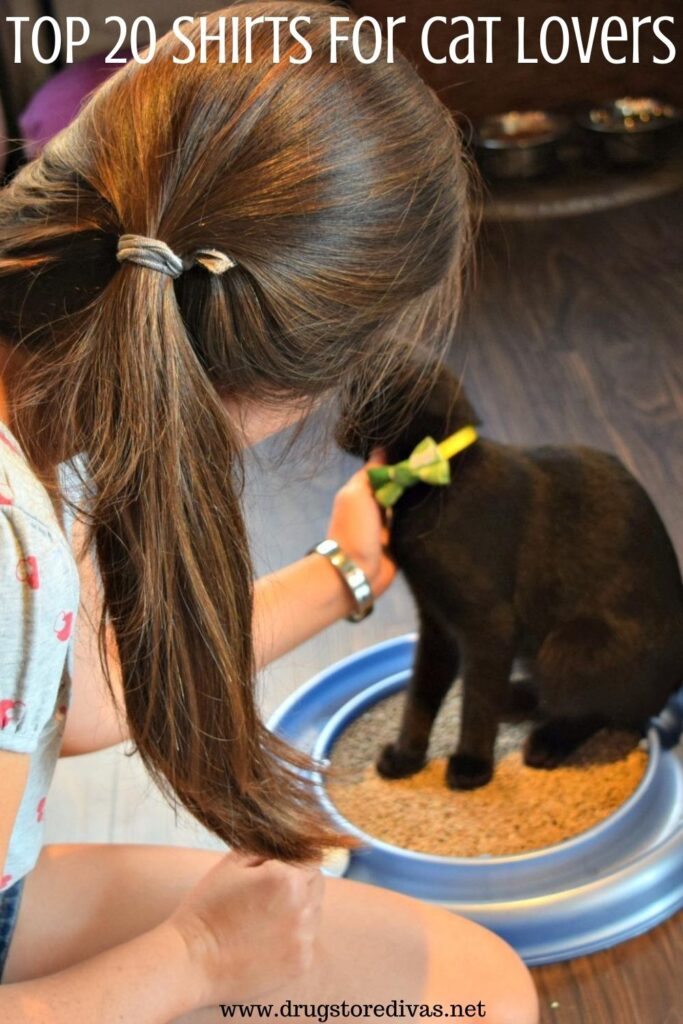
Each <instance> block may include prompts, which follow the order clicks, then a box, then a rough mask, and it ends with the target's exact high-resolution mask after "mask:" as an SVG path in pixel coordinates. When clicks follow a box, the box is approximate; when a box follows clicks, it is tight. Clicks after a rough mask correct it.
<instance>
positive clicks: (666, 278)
mask: <svg viewBox="0 0 683 1024" xmlns="http://www.w3.org/2000/svg"><path fill="white" fill-rule="evenodd" d="M481 250H482V251H481V260H480V271H479V282H478V285H477V289H476V293H475V296H474V297H473V298H472V299H471V300H470V302H469V303H468V306H469V308H468V311H467V314H466V316H465V318H464V321H463V327H462V332H461V334H462V336H461V338H460V339H459V342H458V344H457V345H456V346H455V347H454V350H453V353H452V356H451V362H452V365H453V366H454V367H456V368H457V369H459V370H460V372H461V374H462V376H463V377H464V381H465V385H466V388H467V390H468V392H469V393H470V396H471V397H472V398H473V399H474V401H475V405H477V407H478V409H479V411H480V413H481V414H482V418H483V421H484V425H485V430H484V432H485V433H488V434H490V435H491V436H495V437H497V438H498V439H500V440H508V441H511V442H514V443H527V442H543V443H545V442H559V441H575V442H581V443H586V444H592V445H596V446H598V447H601V448H605V449H608V450H612V451H614V452H615V453H617V454H618V455H619V456H620V457H621V458H622V460H623V461H624V462H625V463H626V464H627V465H628V466H629V468H631V470H632V471H633V472H635V474H636V475H637V476H638V477H639V478H640V480H641V481H642V482H643V483H644V484H645V485H646V487H647V488H648V489H649V491H650V493H651V494H652V496H653V498H654V500H655V502H656V504H657V505H658V507H659V509H660V512H661V514H662V516H663V518H664V520H665V522H666V523H667V526H668V527H669V530H670V532H671V534H672V537H673V539H674V542H675V544H676V547H677V550H678V552H679V557H680V556H681V555H683V193H678V194H676V195H674V196H671V197H668V198H666V199H660V200H657V201H656V202H652V203H647V204H643V205H639V206H632V207H630V208H627V209H622V210H616V211H611V212H609V213H603V214H593V215H591V216H587V217H581V218H576V219H567V220H557V221H554V222H549V221H545V222H543V221H538V222H526V223H523V224H522V223H518V224H512V223H506V224H505V225H489V226H487V228H486V230H485V232H484V234H483V237H482V243H481ZM681 870H682V871H683V864H682V865H681ZM534 976H535V979H536V982H537V984H538V987H539V992H540V997H541V1003H542V1008H543V1016H542V1021H543V1024H551V1022H552V1024H608V1022H609V1024H683V913H679V914H678V915H677V916H676V917H675V918H674V919H673V920H671V921H669V922H667V923H666V924H664V925H662V926H660V927H658V928H657V929H655V930H654V931H652V932H650V933H649V934H647V935H644V936H641V937H640V938H638V939H635V940H633V941H631V942H628V943H624V944H623V945H621V946H618V947H616V948H614V949H612V950H610V951H607V952H605V953H601V954H597V955H594V956H590V957H585V958H582V959H579V960H575V961H572V962H569V963H566V964H555V965H552V966H549V967H544V968H540V969H537V970H536V971H534Z"/></svg>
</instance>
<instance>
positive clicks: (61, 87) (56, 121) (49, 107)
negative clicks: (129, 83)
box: [19, 53, 130, 160]
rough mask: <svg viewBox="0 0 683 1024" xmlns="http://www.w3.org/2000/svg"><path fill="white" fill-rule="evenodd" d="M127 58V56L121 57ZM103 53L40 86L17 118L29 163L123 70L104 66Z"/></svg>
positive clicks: (59, 72) (80, 62)
mask: <svg viewBox="0 0 683 1024" xmlns="http://www.w3.org/2000/svg"><path fill="white" fill-rule="evenodd" d="M121 56H124V57H130V54H127V53H121ZM105 57H106V54H105V53H96V54H94V55H93V56H92V57H88V58H86V60H83V61H79V63H78V64H70V65H68V67H65V68H63V69H62V70H61V71H58V72H57V73H56V74H55V75H53V77H52V78H49V79H48V80H47V82H45V83H44V84H43V85H41V87H40V89H39V90H38V92H37V93H36V94H35V96H34V97H33V98H32V99H31V100H30V102H29V104H28V106H27V107H26V109H25V110H24V111H23V113H22V114H21V115H20V117H19V127H20V128H21V134H22V136H23V139H24V149H25V152H26V156H27V157H28V158H29V160H32V159H33V157H34V156H37V155H38V153H39V152H40V150H41V149H42V147H43V146H44V145H45V143H46V142H47V141H48V139H51V138H52V136H53V135H56V134H57V132H60V131H61V130H62V128H66V126H67V125H68V124H69V122H70V121H72V120H73V119H74V117H75V116H76V114H77V113H78V111H79V109H80V107H81V106H82V104H83V101H84V100H85V99H86V98H87V96H88V95H89V94H90V93H91V92H92V91H93V89H95V88H96V87H97V86H98V85H99V84H100V82H103V81H104V80H105V78H109V76H110V75H113V74H114V72H115V71H118V70H119V68H121V67H123V65H122V64H105Z"/></svg>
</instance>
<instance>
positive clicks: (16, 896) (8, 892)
mask: <svg viewBox="0 0 683 1024" xmlns="http://www.w3.org/2000/svg"><path fill="white" fill-rule="evenodd" d="M23 888H24V879H23V878H20V879H19V881H18V882H15V883H14V885H10V887H9V889H5V891H4V892H2V893H0V983H1V982H2V975H3V973H4V970H5V961H6V960H7V953H8V952H9V946H10V942H11V941H12V935H13V934H14V926H15V925H16V923H17V917H18V915H19V903H20V902H21V893H22V890H23Z"/></svg>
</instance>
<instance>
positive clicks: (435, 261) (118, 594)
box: [0, 2, 470, 860]
mask: <svg viewBox="0 0 683 1024" xmlns="http://www.w3.org/2000/svg"><path fill="white" fill-rule="evenodd" d="M338 13H339V11H338V8H335V7H333V6H326V5H320V4H313V3H310V4H305V3H303V4H300V3H294V2H293V3H246V4H239V5H238V6H236V7H234V8H228V9H227V10H224V11H221V12H217V13H216V14H214V15H211V16H210V18H209V30H210V31H211V30H213V29H215V19H216V18H217V17H218V16H219V15H221V14H222V15H228V16H229V15H231V14H238V15H240V16H246V15H251V16H254V17H255V16H258V15H268V14H277V15H285V16H289V17H294V16H296V15H300V14H304V15H308V16H310V17H311V19H312V24H311V27H310V30H309V31H308V38H309V40H310V42H311V44H312V46H313V50H314V55H313V58H312V59H311V60H310V61H309V62H308V63H306V64H291V63H289V62H288V60H287V56H288V51H287V50H286V49H285V50H284V52H283V60H282V61H281V62H280V63H278V64H274V63H273V62H272V47H271V36H270V29H266V28H265V27H263V28H261V29H257V30H256V31H255V33H254V45H253V59H252V63H250V64H241V65H235V66H231V65H221V64H220V63H219V62H218V61H217V60H216V59H215V52H214V51H210V54H209V61H208V62H207V63H204V64H202V63H199V62H196V63H192V64H188V65H176V64H173V63H172V61H171V57H172V56H173V54H174V53H178V55H179V56H181V57H182V56H185V54H186V50H185V48H184V47H182V48H181V47H180V44H179V43H178V42H177V41H176V40H174V39H173V38H172V37H171V36H167V37H165V38H164V40H163V41H162V43H161V45H160V47H159V50H158V52H157V55H156V56H155V57H154V59H153V60H152V61H151V62H150V63H149V64H147V65H140V64H134V63H131V64H129V65H127V66H126V67H125V68H123V69H122V70H120V71H119V72H118V73H117V74H116V75H114V76H113V77H112V78H111V79H110V80H109V81H108V82H107V83H106V84H105V85H104V86H102V87H101V88H100V89H99V90H98V91H97V92H96V93H95V95H94V96H93V98H91V100H90V101H89V102H88V104H87V105H86V107H85V108H84V110H83V111H82V112H81V113H80V115H79V116H78V118H77V119H76V121H75V122H74V123H73V124H72V125H71V126H70V127H69V128H67V129H66V130H65V131H63V132H62V133H60V135H58V136H57V137H56V138H55V139H54V140H53V141H52V142H51V143H50V144H49V145H48V146H47V147H46V149H45V150H44V152H43V154H42V155H41V156H40V157H39V158H38V159H37V160H36V161H34V162H33V163H31V164H29V165H28V166H26V167H25V168H23V169H22V170H21V172H20V173H19V174H18V175H17V176H16V177H15V179H14V180H13V181H12V182H11V184H10V185H9V186H8V187H6V188H5V189H4V190H3V191H2V192H1V193H0V335H2V336H3V337H4V338H5V339H6V340H7V341H8V342H9V343H10V344H12V345H20V346H22V347H23V349H24V351H26V352H28V353H30V358H29V361H28V365H27V366H26V368H25V370H22V372H21V375H20V381H19V382H18V383H17V386H16V394H15V395H14V396H12V397H13V400H14V402H15V407H14V411H13V417H14V422H15V425H16V428H17V430H18V432H19V434H20V437H21V440H22V441H23V443H24V445H25V446H26V448H27V450H28V452H29V455H30V457H31V459H32V461H33V462H34V464H35V465H36V466H37V467H41V466H42V467H45V468H46V467H49V466H54V465H56V464H57V463H59V462H60V461H63V460H66V459H69V458H71V457H72V456H73V455H74V453H83V454H84V456H85V466H86V469H87V472H86V474H85V479H84V486H85V487H86V488H87V500H85V501H83V502H82V507H81V508H80V510H79V514H80V515H81V516H83V517H87V521H88V522H89V524H90V527H91V533H90V536H91V540H92V541H93V542H94V545H95V549H96V553H97V560H98V565H99V569H100V572H101V577H102V584H103V594H104V615H103V620H102V624H101V630H100V636H101V640H102V643H103V642H104V641H103V637H104V628H105V623H106V621H107V620H109V621H110V622H111V624H112V626H113V628H114V631H115V635H116V639H117V643H118V648H119V654H120V659H121V668H122V675H123V684H124V690H125V702H126V712H127V718H128V722H129V727H130V731H131V735H132V738H133V740H134V743H135V746H136V749H137V750H138V751H139V753H140V755H141V756H142V758H143V761H144V763H145V765H146V767H147V769H148V770H149V771H150V773H151V774H152V777H153V778H154V779H155V781H157V783H159V784H160V785H161V787H162V790H163V791H164V792H165V793H166V795H167V796H169V797H171V798H172V799H173V798H177V799H179V800H180V801H181V802H182V803H183V804H184V805H185V807H186V808H188V809H189V810H190V812H191V813H192V814H193V815H195V816H196V817H197V818H198V819H199V820H200V821H201V822H202V823H203V824H204V825H206V826H207V827H208V828H209V829H210V830H211V831H212V832H214V833H215V834H216V835H218V836H220V837H221V838H222V839H224V840H226V841H227V842H228V843H230V844H232V845H233V846H234V847H235V848H237V849H242V850H248V851H254V852H260V853H263V854H266V855H269V856H273V855H274V856H278V857H281V858H283V859H290V860H300V859H302V858H309V857H311V856H314V855H316V854H317V853H318V852H319V850H320V849H321V847H323V846H326V845H329V844H331V843H338V842H339V841H340V837H339V835H338V834H337V833H336V831H335V829H334V828H333V827H332V826H331V824H330V823H329V822H327V821H326V820H325V819H324V818H323V816H322V815H321V813H320V812H319V810H318V809H317V806H316V803H315V801H314V799H313V797H312V795H311V791H310V786H309V783H308V779H307V770H309V769H310V768H311V762H310V761H309V760H308V758H306V757H304V756H303V755H300V754H298V753H297V752H295V751H293V750H292V749H290V748H289V747H288V746H287V745H285V744H284V743H282V742H281V741H279V740H278V739H276V738H274V737H273V736H271V735H270V734H269V733H268V731H267V730H266V729H265V727H264V726H263V725H262V724H261V722H260V720H259V717H258V714H257V711H256V709H255V702H254V658H253V650H252V596H253V594H252V568H251V563H250V557H249V552H248V547H247V541H246V535H245V526H244V522H243V519H242V513H241V509H240V490H241V487H242V468H241V457H240V444H239V438H238V437H236V436H235V430H234V428H233V427H231V424H230V421H229V419H228V417H227V416H226V413H225V410H224V407H223V405H222V404H221V398H220V397H219V396H220V395H221V394H222V395H232V396H235V397H236V398H240V397H248V398H249V399H253V400H257V401H269V402H277V401H278V400H279V399H280V400H281V398H282V396H283V395H287V396H288V397H289V398H292V397H294V398H296V399H299V400H301V401H304V402H310V401H312V400H314V399H315V398H317V397H319V396H320V395H322V394H324V393H325V392H329V391H334V392H335V393H336V394H339V393H341V392H343V391H344V389H345V388H346V387H347V386H349V385H350V384H351V383H354V385H355V387H354V389H353V390H354V391H355V392H356V393H357V392H358V382H359V381H361V382H363V386H362V387H361V388H360V391H361V392H362V393H363V394H364V395H365V397H367V395H368V393H369V392H370V391H371V390H372V389H376V388H380V387H381V385H382V381H383V380H385V379H386V375H387V374H388V373H391V372H392V367H394V366H395V365H396V362H397V360H398V359H400V358H402V356H401V353H402V352H405V351H406V350H407V348H411V347H414V346H416V345H417V346H424V347H425V348H431V349H432V350H438V351H442V350H443V348H444V346H445V345H446V344H447V343H448V341H449V339H450V337H451V335H452V330H453V326H454V320H455V315H456V312H457V309H458V305H459V294H460V281H461V264H462V261H463V257H464V255H465V253H466V251H467V243H468V239H469V220H470V218H469V212H468V210H469V205H468V175H467V173H466V169H465V165H464V161H463V157H462V153H461V149H460V143H459V138H458V133H457V131H456V128H455V126H454V123H453V121H452V119H451V117H450V115H449V114H448V113H447V111H446V110H445V108H444V107H443V106H442V105H441V104H440V102H439V101H438V100H437V98H436V97H435V96H434V94H433V93H432V92H431V91H430V90H429V89H428V88H427V87H426V86H425V85H424V84H423V83H422V82H421V81H420V79H419V78H418V76H417V74H416V73H415V72H414V71H413V70H412V68H411V67H410V66H409V65H408V63H407V62H406V61H405V60H403V59H400V60H398V62H397V63H396V64H389V63H387V62H386V61H384V60H379V61H377V62H376V63H374V64H371V65H363V64H361V63H359V62H358V61H357V60H356V59H355V57H354V56H353V54H352V53H351V51H350V50H349V48H348V47H346V48H341V49H340V54H339V62H338V63H337V64H330V62H329V57H328V50H329V44H328V39H329V18H330V16H331V15H335V14H336V15H338ZM212 53H213V57H214V59H212ZM292 53H293V54H294V55H295V56H296V55H298V46H295V45H294V44H292ZM123 233H136V234H141V235H147V236H151V237H154V238H158V239H161V240H163V241H164V242H166V243H167V244H168V245H169V246H171V248H172V249H173V250H174V251H175V252H176V253H178V254H180V255H187V254H191V253H192V252H193V251H194V250H196V249H198V248H200V247H207V246H210V247H214V248H217V249H220V250H222V251H223V252H225V253H227V254H228V255H229V256H230V257H231V258H232V259H233V260H234V261H235V262H236V266H235V267H234V268H233V269H232V270H230V271H228V272H226V273H224V274H223V275H221V276H217V275H214V274H211V273H208V272H207V271H206V270H205V269H203V268H202V267H194V268H192V269H190V270H188V271H187V272H185V273H184V274H183V275H182V276H181V277H180V278H178V279H177V280H175V281H174V280H172V279H171V278H170V277H167V276H164V275H163V274H161V273H159V272H157V271H154V270H151V269H148V268H145V267H142V266H139V265H134V264H131V263H125V264H122V265H120V264H119V263H117V260H116V247H117V241H118V238H119V236H120V235H121V234H123Z"/></svg>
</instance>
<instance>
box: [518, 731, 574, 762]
mask: <svg viewBox="0 0 683 1024" xmlns="http://www.w3.org/2000/svg"><path fill="white" fill-rule="evenodd" d="M567 754H568V751H567V749H566V748H565V746H564V745H563V744H562V743H560V742H558V737H557V733H556V732H555V730H551V729H548V728H546V727H545V726H540V727H539V728H538V729H533V730H532V731H531V732H530V733H529V735H528V736H527V738H526V742H525V744H524V753H523V758H524V764H526V765H528V766H529V768H545V769H546V770H550V769H551V768H557V766H558V765H560V764H562V762H563V761H564V760H565V759H566V757H567Z"/></svg>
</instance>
